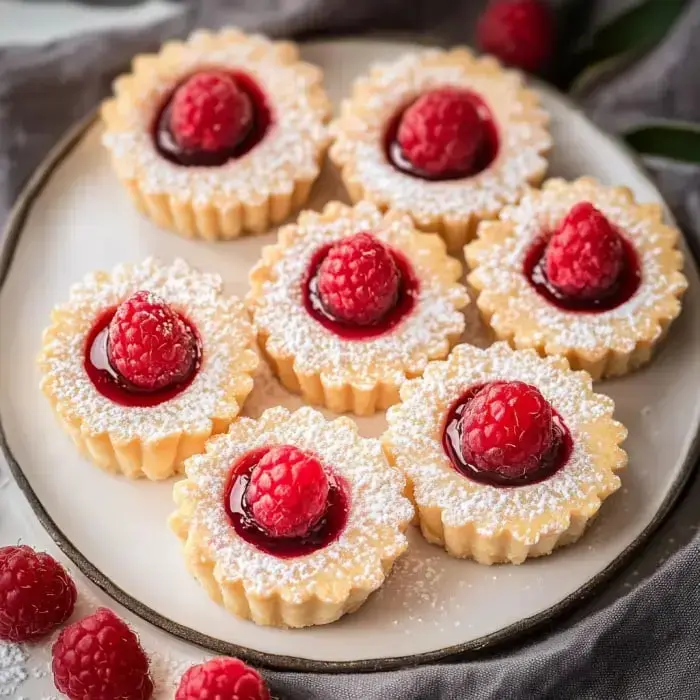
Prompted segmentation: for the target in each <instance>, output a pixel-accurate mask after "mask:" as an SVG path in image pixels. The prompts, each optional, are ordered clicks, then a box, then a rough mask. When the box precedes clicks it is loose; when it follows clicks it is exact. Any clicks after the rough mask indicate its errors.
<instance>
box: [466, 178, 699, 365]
mask: <svg viewBox="0 0 700 700" xmlns="http://www.w3.org/2000/svg"><path fill="white" fill-rule="evenodd" d="M581 201H589V202H591V203H592V204H593V205H594V206H595V207H597V208H598V209H600V210H601V211H602V212H603V213H604V214H605V215H606V217H608V219H609V220H610V221H611V222H612V223H613V224H614V225H615V226H617V227H618V228H619V229H620V230H621V231H623V232H624V235H625V236H626V237H627V238H628V239H629V241H630V242H631V243H632V244H633V246H634V248H635V250H636V251H637V254H638V255H639V258H640V267H641V271H642V280H641V284H640V286H639V288H638V290H637V291H636V293H635V294H633V295H632V297H631V298H630V299H629V300H628V301H626V302H625V303H623V304H621V305H620V306H618V307H616V308H614V309H611V310H609V311H604V312H600V313H590V314H586V313H575V312H570V311H566V310H564V309H560V308H558V307H555V306H554V305H552V304H550V303H549V302H547V300H545V299H544V298H543V297H541V296H540V295H539V294H538V293H537V291H536V290H535V289H534V288H533V287H532V286H531V285H530V283H529V282H528V280H527V279H526V277H525V275H524V274H523V266H524V261H525V257H526V255H527V253H528V251H529V249H530V248H531V246H532V244H533V243H534V242H535V241H536V240H537V239H538V238H539V237H540V236H541V235H542V233H543V232H546V231H552V230H554V228H555V227H556V226H557V224H558V223H559V222H560V221H561V219H562V218H563V217H564V216H566V214H567V213H568V212H569V210H570V209H571V207H572V206H574V205H575V204H577V203H578V202H581ZM657 217H658V212H657V213H656V216H652V215H650V214H649V212H644V213H643V214H642V213H641V211H640V207H638V206H637V205H636V204H635V203H634V202H633V201H632V200H631V198H630V196H629V195H627V194H626V193H625V192H624V190H620V189H615V188H604V187H602V186H600V185H597V183H594V182H593V181H592V180H589V179H582V180H578V181H576V182H573V183H564V182H563V181H560V180H554V181H549V182H548V183H547V184H546V185H545V187H544V189H543V190H541V191H532V192H530V193H529V194H528V195H526V196H525V197H524V198H523V199H522V201H521V202H520V204H519V205H518V206H517V207H506V208H505V209H504V210H503V211H502V212H501V215H500V219H501V220H502V221H503V222H504V223H505V224H507V225H508V227H509V228H510V230H509V231H508V233H509V234H510V235H507V236H500V235H499V236H497V237H496V236H494V237H493V238H492V237H491V235H490V230H494V229H489V226H491V225H490V224H489V225H486V226H485V227H484V229H483V235H482V233H481V231H480V240H478V241H476V242H475V243H473V244H471V245H470V246H467V250H466V255H467V260H468V261H469V262H470V263H471V264H472V265H473V266H474V268H475V271H474V272H473V273H472V274H471V275H470V277H469V280H470V282H472V283H473V284H474V286H476V287H478V288H479V289H480V290H482V291H481V296H480V298H479V306H480V308H484V309H486V310H488V311H489V315H490V316H491V313H492V314H493V315H492V316H491V318H490V324H491V325H492V326H493V327H494V328H496V329H497V330H498V331H499V332H501V333H503V334H504V336H505V335H508V334H509V333H510V334H515V336H516V339H517V338H518V337H520V333H521V331H522V332H527V334H528V337H530V338H531V340H532V342H533V343H535V344H538V345H545V346H546V347H550V346H551V347H552V348H555V349H558V351H561V349H564V350H565V349H567V348H578V349H584V350H596V349H601V348H602V349H614V350H617V351H619V352H623V353H630V352H632V351H633V350H634V348H635V347H636V345H637V343H638V342H639V341H641V340H647V341H655V340H657V339H658V337H659V336H660V334H661V332H662V328H661V325H660V324H659V319H664V320H670V319H671V318H673V317H674V316H675V315H677V313H678V312H679V311H680V304H679V303H678V302H677V301H676V300H675V299H674V297H677V296H680V295H681V294H682V293H683V291H684V290H685V288H686V286H687V282H686V280H685V277H683V275H682V274H680V273H679V272H678V268H679V267H680V265H681V260H680V254H676V255H674V253H673V247H674V244H675V239H676V236H677V232H674V231H673V230H671V229H669V228H668V227H665V226H663V225H662V224H661V222H660V220H659V219H658V218H657ZM494 227H498V224H496V225H494ZM499 230H500V229H499ZM500 299H505V300H507V304H506V305H505V306H504V305H503V304H502V303H501V302H500Z"/></svg>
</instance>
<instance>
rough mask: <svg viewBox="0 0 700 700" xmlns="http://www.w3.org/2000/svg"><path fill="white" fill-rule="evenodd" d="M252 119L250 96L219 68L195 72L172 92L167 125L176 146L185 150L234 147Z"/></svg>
mask: <svg viewBox="0 0 700 700" xmlns="http://www.w3.org/2000/svg"><path fill="white" fill-rule="evenodd" d="M252 120H253V105H252V103H251V101H250V98H249V97H248V95H247V94H246V93H245V92H243V91H242V90H240V89H239V87H238V86H237V85H236V81H235V79H234V78H233V77H232V76H230V75H228V74H226V73H224V72H222V71H202V72H200V73H196V74H195V75H193V76H191V77H190V78H189V79H188V80H187V81H186V82H185V83H183V84H182V85H181V86H180V87H178V88H177V90H176V91H175V94H174V96H173V100H172V106H171V115H170V129H171V131H172V134H173V136H174V138H175V140H176V141H177V143H178V144H179V146H180V147H181V148H184V149H187V150H193V151H207V152H216V151H221V150H226V149H231V148H235V147H236V146H237V145H238V144H239V143H240V142H241V141H242V140H243V138H245V136H246V134H247V133H248V131H249V129H250V125H251V123H252Z"/></svg>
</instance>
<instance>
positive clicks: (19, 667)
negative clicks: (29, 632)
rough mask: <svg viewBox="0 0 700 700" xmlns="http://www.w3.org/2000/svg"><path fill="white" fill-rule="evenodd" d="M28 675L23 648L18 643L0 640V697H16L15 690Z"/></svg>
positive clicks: (25, 654)
mask: <svg viewBox="0 0 700 700" xmlns="http://www.w3.org/2000/svg"><path fill="white" fill-rule="evenodd" d="M28 677H29V670H28V668H27V653H26V652H25V650H24V649H23V648H22V647H21V646H20V645H19V644H5V643H2V642H0V697H4V698H13V697H17V691H18V690H19V688H20V686H21V685H22V684H23V683H24V681H26V680H27V678H28Z"/></svg>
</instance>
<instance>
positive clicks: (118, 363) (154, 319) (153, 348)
mask: <svg viewBox="0 0 700 700" xmlns="http://www.w3.org/2000/svg"><path fill="white" fill-rule="evenodd" d="M107 347H108V355H109V362H110V364H111V365H112V367H113V369H114V370H116V371H117V372H118V373H119V374H120V375H121V376H122V377H123V378H124V379H125V380H126V381H127V382H129V384H131V385H133V386H134V387H135V388H137V389H140V390H142V391H157V390H158V389H163V388H165V387H167V386H172V385H174V384H177V383H178V382H181V381H183V380H184V379H186V378H187V376H188V375H189V374H190V372H191V371H192V369H193V368H194V365H195V362H196V359H197V339H196V338H195V336H194V333H193V332H192V330H191V329H190V328H189V327H188V325H187V324H186V323H185V322H184V321H183V320H182V318H180V316H179V315H178V314H177V313H176V312H175V311H174V310H173V309H172V308H170V306H168V304H167V303H166V302H165V301H164V300H163V299H161V298H160V297H159V296H157V295H156V294H153V293H152V292H147V291H139V292H136V293H135V294H133V295H132V296H130V297H129V298H128V299H127V300H126V301H124V302H122V303H121V304H120V305H119V307H118V308H117V311H116V313H115V314H114V317H113V318H112V320H111V322H110V324H109V341H108V345H107Z"/></svg>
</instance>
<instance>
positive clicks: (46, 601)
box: [0, 545, 78, 642]
mask: <svg viewBox="0 0 700 700" xmlns="http://www.w3.org/2000/svg"><path fill="white" fill-rule="evenodd" d="M77 595H78V594H77V592H76V590H75V584H74V583H73V579H71V577H70V576H69V575H68V573H67V572H66V570H65V569H64V568H63V567H62V566H61V565H60V564H59V563H58V562H57V561H56V560H55V559H54V558H53V557H50V556H49V555H48V554H44V553H43V552H35V551H34V550H33V549H32V548H31V547H27V546H26V545H22V546H18V547H13V546H10V547H2V548H1V549H0V639H3V640H5V641H6V642H28V641H32V640H35V639H38V638H39V637H43V636H44V635H46V634H49V632H53V630H55V629H57V628H58V627H59V626H60V625H62V624H63V623H64V622H65V621H66V620H67V619H68V618H69V617H70V616H71V613H72V612H73V607H74V606H75V599H76V597H77Z"/></svg>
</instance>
